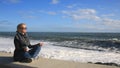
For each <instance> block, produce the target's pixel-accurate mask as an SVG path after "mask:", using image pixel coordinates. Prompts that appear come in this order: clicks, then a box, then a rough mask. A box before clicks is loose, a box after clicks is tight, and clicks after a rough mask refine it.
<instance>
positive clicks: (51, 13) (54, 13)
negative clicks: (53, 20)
mask: <svg viewBox="0 0 120 68" xmlns="http://www.w3.org/2000/svg"><path fill="white" fill-rule="evenodd" d="M47 13H48V14H50V15H56V14H57V13H56V12H52V11H50V12H47Z"/></svg>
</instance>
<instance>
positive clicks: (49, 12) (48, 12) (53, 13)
mask: <svg viewBox="0 0 120 68" xmlns="http://www.w3.org/2000/svg"><path fill="white" fill-rule="evenodd" d="M38 12H39V13H44V14H49V15H56V14H57V12H54V11H44V10H39V11H38Z"/></svg>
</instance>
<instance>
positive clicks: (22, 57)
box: [13, 23, 43, 63]
mask: <svg viewBox="0 0 120 68" xmlns="http://www.w3.org/2000/svg"><path fill="white" fill-rule="evenodd" d="M14 45H15V51H14V56H13V58H14V61H19V62H26V63H30V62H32V59H31V58H35V57H36V56H37V55H38V53H39V52H40V50H41V46H42V45H43V43H38V44H35V45H31V44H30V41H29V38H28V35H27V27H26V24H24V23H21V24H18V26H17V31H16V35H15V37H14Z"/></svg>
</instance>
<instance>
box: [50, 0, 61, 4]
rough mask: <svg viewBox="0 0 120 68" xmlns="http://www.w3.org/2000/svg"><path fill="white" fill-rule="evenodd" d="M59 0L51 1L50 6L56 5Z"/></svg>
mask: <svg viewBox="0 0 120 68" xmlns="http://www.w3.org/2000/svg"><path fill="white" fill-rule="evenodd" d="M58 3H59V0H52V2H51V4H58Z"/></svg>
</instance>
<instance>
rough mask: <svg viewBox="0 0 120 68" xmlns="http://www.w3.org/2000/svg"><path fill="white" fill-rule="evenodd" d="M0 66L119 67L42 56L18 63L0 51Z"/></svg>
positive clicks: (8, 67) (28, 67)
mask: <svg viewBox="0 0 120 68" xmlns="http://www.w3.org/2000/svg"><path fill="white" fill-rule="evenodd" d="M0 68H120V67H116V66H106V65H98V64H90V63H80V62H74V61H64V60H56V59H46V58H42V57H40V58H39V59H35V60H33V62H32V63H20V62H13V59H12V54H10V53H5V52H0Z"/></svg>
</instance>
